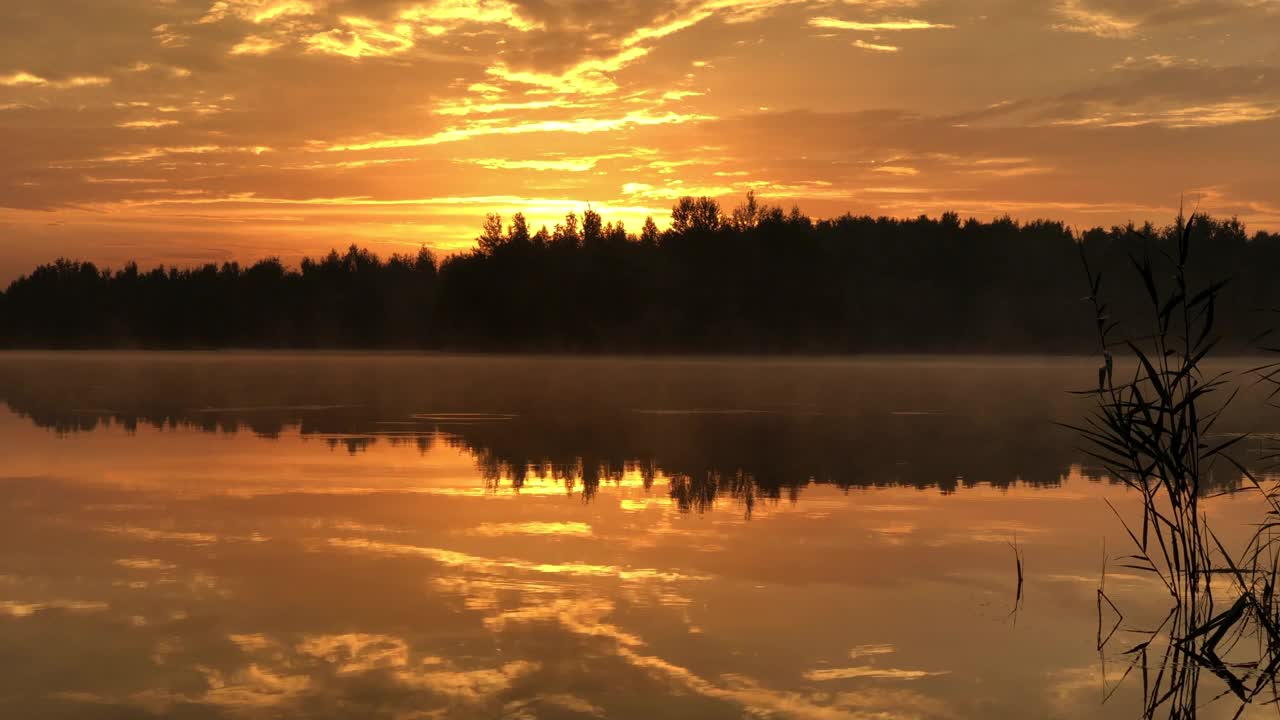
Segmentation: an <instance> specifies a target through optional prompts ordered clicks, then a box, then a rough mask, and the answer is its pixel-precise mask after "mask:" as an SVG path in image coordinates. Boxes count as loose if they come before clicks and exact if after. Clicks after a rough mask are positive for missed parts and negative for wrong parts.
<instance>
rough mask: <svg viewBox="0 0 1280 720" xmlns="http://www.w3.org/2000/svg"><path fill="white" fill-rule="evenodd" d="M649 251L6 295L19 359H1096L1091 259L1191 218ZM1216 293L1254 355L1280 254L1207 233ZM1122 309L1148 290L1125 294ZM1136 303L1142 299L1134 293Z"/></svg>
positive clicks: (315, 267)
mask: <svg viewBox="0 0 1280 720" xmlns="http://www.w3.org/2000/svg"><path fill="white" fill-rule="evenodd" d="M671 220H672V222H671V228H670V229H669V230H667V231H659V230H658V229H657V226H656V225H655V224H654V223H653V221H652V219H649V220H648V221H647V222H646V223H645V226H644V227H643V229H642V230H641V232H640V233H639V234H638V235H636V234H631V233H628V231H627V229H626V228H624V227H623V225H622V224H621V223H617V224H615V223H612V222H610V223H605V222H604V219H603V218H602V217H601V216H600V214H598V213H596V212H594V211H593V210H591V209H589V208H588V209H587V210H586V211H585V212H584V213H583V214H582V216H581V217H579V216H577V215H576V214H573V213H571V214H569V215H568V216H567V217H566V218H565V221H564V222H563V223H561V224H557V225H556V227H555V228H554V229H550V230H549V229H547V228H546V227H543V228H542V229H541V230H539V231H537V232H533V231H531V229H530V227H529V225H528V223H527V222H526V220H525V218H524V216H523V215H521V214H517V215H516V216H515V217H514V218H512V219H511V222H510V223H507V224H504V222H503V219H502V218H500V217H499V216H497V215H489V216H488V218H487V219H486V221H485V223H484V226H483V231H482V234H481V235H480V237H479V238H478V240H477V247H476V248H475V249H474V250H473V251H472V252H470V253H467V254H461V255H457V256H453V257H449V258H446V259H445V260H443V261H438V260H437V259H436V258H435V257H434V256H433V255H432V254H431V253H430V252H428V251H427V250H425V249H423V250H421V251H420V252H419V253H418V254H417V255H410V256H405V255H393V256H392V257H390V258H389V259H385V260H384V259H381V258H379V257H378V256H377V255H375V254H373V253H371V252H369V251H367V250H362V249H360V248H357V247H355V246H354V245H353V246H352V247H351V248H350V249H349V250H348V251H347V252H346V253H345V254H340V253H338V252H336V251H333V252H330V253H329V254H328V255H327V256H325V257H323V258H320V259H315V260H312V259H308V260H304V261H302V263H301V265H300V266H299V267H298V268H296V269H293V268H287V267H285V266H284V265H283V264H282V263H281V262H280V261H279V260H277V259H267V260H263V261H260V262H258V263H256V264H253V265H250V266H242V265H240V264H237V263H226V264H223V265H221V266H218V265H213V264H209V265H205V266H202V267H198V268H193V269H177V268H164V267H159V268H155V269H152V270H142V269H140V268H138V267H137V265H136V264H129V265H126V266H125V267H124V268H123V269H121V270H116V271H109V270H103V269H99V268H98V267H96V266H95V265H94V264H92V263H88V262H77V261H72V260H65V259H64V260H58V261H56V262H54V263H52V264H49V265H43V266H41V267H39V268H37V269H35V270H34V271H33V272H32V273H31V274H30V275H26V276H23V277H21V278H19V279H18V280H16V281H14V282H13V283H12V284H11V285H10V286H9V288H8V290H7V291H6V292H4V293H2V294H0V345H4V346H9V347H153V348H154V347H168V348H187V347H191V348H211V347H262V348H276V347H289V348H321V347H329V348H333V347H341V348H403V349H471V350H524V351H552V352H560V351H566V352H567V351H587V352H600V351H621V352H835V353H844V352H895V351H909V352H910V351H915V352H937V351H971V352H1018V351H1025V352H1086V351H1089V350H1091V349H1092V347H1093V327H1092V324H1091V323H1090V322H1089V320H1088V317H1087V314H1086V313H1084V312H1082V309H1081V305H1080V302H1079V301H1080V295H1081V292H1080V287H1081V281H1080V278H1081V276H1082V274H1081V273H1082V271H1081V270H1080V262H1079V252H1080V249H1081V246H1082V247H1083V250H1084V252H1085V254H1086V255H1087V256H1088V257H1089V258H1090V263H1091V265H1092V266H1093V267H1095V268H1098V269H1100V270H1101V271H1102V273H1103V274H1104V275H1109V274H1120V273H1121V272H1127V271H1128V269H1129V266H1130V262H1131V261H1130V257H1131V256H1133V255H1142V254H1144V253H1146V252H1147V251H1150V250H1153V249H1155V250H1158V249H1159V246H1162V245H1168V244H1169V243H1171V242H1172V238H1174V237H1176V234H1177V232H1178V231H1179V228H1180V227H1182V221H1181V220H1179V221H1178V222H1175V223H1174V224H1173V225H1170V226H1168V227H1155V226H1152V225H1150V224H1148V225H1146V226H1142V227H1135V226H1132V225H1130V226H1127V227H1113V228H1111V229H1103V228H1094V229H1091V230H1088V231H1086V232H1083V233H1079V234H1076V233H1073V232H1072V230H1071V229H1069V228H1068V227H1066V226H1065V225H1063V224H1062V223H1059V222H1049V221H1035V222H1030V223H1019V222H1016V221H1014V220H1012V219H1010V218H1008V217H1005V218H1000V219H996V220H994V221H991V222H981V221H978V220H974V219H969V220H965V221H962V220H961V219H960V217H959V216H958V215H956V214H954V213H948V214H945V215H943V216H942V217H941V218H938V219H931V218H928V217H925V216H921V217H919V218H917V219H914V220H901V219H894V218H886V217H881V218H872V217H866V216H861V217H858V216H852V215H845V216H842V217H838V218H835V219H829V220H817V221H815V220H813V219H811V218H809V217H807V216H805V215H803V214H801V213H800V211H799V210H798V209H795V208H793V209H792V210H791V211H790V212H784V211H783V210H782V209H781V208H778V207H771V206H767V205H763V204H759V203H757V201H756V199H755V197H754V195H749V196H748V198H747V201H746V203H744V204H743V205H741V206H739V207H737V208H735V209H733V210H732V211H729V212H725V211H723V210H722V209H721V208H720V206H719V205H718V204H717V203H716V202H715V201H714V200H712V199H709V198H682V199H681V200H680V201H679V202H677V203H676V205H675V207H674V208H673V210H672V217H671ZM1194 234H1196V235H1197V236H1198V237H1197V238H1196V239H1195V241H1196V244H1197V247H1198V248H1200V251H1199V255H1200V261H1199V262H1200V265H1199V266H1198V267H1197V268H1194V272H1195V273H1196V274H1197V275H1198V276H1203V277H1206V278H1208V277H1214V278H1217V277H1230V278H1232V282H1231V284H1230V286H1229V287H1228V288H1227V289H1226V290H1225V291H1224V293H1223V294H1222V296H1221V299H1220V303H1221V304H1220V307H1219V308H1218V314H1219V318H1220V321H1219V322H1220V325H1219V327H1220V328H1221V330H1222V333H1223V336H1224V338H1225V339H1226V343H1227V345H1228V346H1234V347H1236V348H1241V349H1243V348H1247V347H1249V344H1248V343H1249V338H1250V337H1251V335H1252V332H1251V331H1252V330H1253V328H1254V326H1255V325H1256V324H1258V321H1257V319H1255V318H1254V317H1253V313H1252V311H1254V310H1257V309H1260V308H1271V307H1280V285H1277V284H1276V283H1274V282H1272V279H1273V277H1274V275H1275V273H1276V270H1278V269H1280V235H1275V234H1268V233H1265V232H1259V233H1257V234H1255V235H1254V236H1253V237H1249V236H1248V235H1247V234H1246V231H1245V228H1244V226H1243V225H1242V224H1241V223H1240V222H1239V221H1238V220H1236V219H1231V220H1227V221H1221V220H1215V219H1213V218H1210V217H1207V216H1203V215H1200V216H1197V217H1196V222H1195V223H1194ZM1118 293H1119V295H1118V296H1117V297H1116V299H1115V303H1114V304H1115V305H1116V306H1117V307H1118V308H1121V309H1123V308H1125V307H1137V306H1138V303H1140V302H1141V300H1142V295H1141V293H1143V289H1142V288H1140V287H1131V288H1119V290H1118ZM1126 293H1127V294H1126Z"/></svg>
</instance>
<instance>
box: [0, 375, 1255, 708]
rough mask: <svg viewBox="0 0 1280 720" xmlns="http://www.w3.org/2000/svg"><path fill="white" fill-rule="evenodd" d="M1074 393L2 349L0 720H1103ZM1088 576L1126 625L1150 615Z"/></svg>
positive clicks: (1115, 493)
mask: <svg viewBox="0 0 1280 720" xmlns="http://www.w3.org/2000/svg"><path fill="white" fill-rule="evenodd" d="M1093 377H1095V374H1094V365H1093V363H1092V362H1091V361H1087V360H1064V359H1048V358H956V359H928V358H883V359H875V360H843V359H841V360H750V361H748V360H732V361H730V360H715V359H706V360H674V359H670V360H664V359H645V360H639V359H607V358H599V359H566V358H503V357H450V356H396V355H385V356H382V355H275V354H243V355H237V354H210V355H203V354H58V355H41V354H3V355H0V401H3V403H4V404H5V405H7V409H6V410H0V452H3V456H4V458H5V461H4V464H3V466H2V469H0V538H3V540H2V541H0V665H2V666H3V667H5V668H6V669H7V672H6V673H5V674H4V675H3V676H2V677H0V714H2V715H3V716H5V717H33V718H34V717H41V718H44V717H49V718H63V717H66V718H71V717H103V718H135V717H146V716H160V717H182V718H222V717H248V718H259V717H261V718H268V717H271V718H274V717H316V718H405V719H408V718H589V717H609V718H653V717H663V718H681V717H688V718H741V717H778V718H788V717H795V718H1027V717H1037V718H1040V717H1046V718H1093V717H1115V718H1128V717H1134V716H1135V714H1136V713H1137V708H1138V707H1139V696H1140V694H1141V683H1140V682H1139V681H1138V680H1137V678H1136V676H1134V675H1133V674H1131V675H1130V677H1128V678H1124V679H1123V680H1122V679H1121V678H1122V676H1123V675H1124V671H1125V668H1126V667H1127V663H1128V662H1129V659H1128V658H1127V656H1123V655H1121V654H1120V651H1121V650H1123V649H1126V648H1124V647H1120V646H1117V645H1112V646H1109V647H1107V648H1104V649H1103V650H1102V651H1101V652H1100V651H1099V649H1098V631H1099V624H1100V623H1099V612H1098V608H1097V598H1098V596H1097V590H1098V587H1099V585H1100V582H1102V577H1103V558H1104V553H1105V554H1106V555H1110V556H1115V555H1119V554H1122V552H1123V551H1125V550H1127V548H1125V545H1124V543H1125V542H1127V540H1126V539H1125V538H1124V535H1123V531H1122V530H1121V529H1120V527H1119V525H1118V523H1117V521H1116V518H1115V516H1114V515H1113V514H1112V513H1111V510H1110V509H1108V507H1107V505H1106V503H1105V502H1104V499H1109V500H1110V501H1111V502H1112V503H1114V504H1115V505H1116V506H1117V507H1118V508H1119V509H1120V510H1121V511H1122V512H1125V511H1127V510H1129V509H1132V508H1133V507H1134V498H1132V497H1130V496H1129V494H1128V493H1127V492H1126V491H1125V490H1123V488H1121V487H1120V486H1117V485H1115V484H1113V483H1110V482H1108V481H1107V480H1106V479H1105V478H1103V477H1101V472H1100V471H1099V470H1098V469H1096V468H1091V467H1090V466H1089V464H1088V463H1087V462H1085V461H1086V458H1085V457H1084V456H1083V454H1082V453H1080V452H1079V451H1077V450H1076V449H1075V447H1074V446H1075V445H1076V441H1075V439H1074V437H1073V436H1072V434H1071V433H1070V432H1069V431H1066V430H1063V429H1061V428H1059V427H1057V426H1055V425H1054V422H1055V421H1062V422H1070V421H1074V420H1076V419H1078V417H1079V416H1080V415H1081V414H1082V413H1083V412H1084V411H1085V409H1086V407H1087V406H1086V405H1085V404H1084V403H1083V402H1082V401H1081V400H1080V399H1078V398H1075V397H1073V396H1071V395H1069V394H1067V392H1066V391H1067V390H1069V389H1072V388H1077V387H1079V386H1081V385H1087V384H1088V382H1089V381H1090V379H1091V378H1093ZM1235 417H1236V420H1235V425H1234V426H1232V427H1228V428H1226V430H1228V431H1230V430H1233V429H1249V430H1255V431H1262V432H1267V431H1270V430H1273V429H1275V428H1274V426H1275V425H1277V424H1278V423H1277V422H1276V421H1277V420H1280V414H1277V415H1274V416H1273V415H1271V414H1269V413H1267V412H1265V410H1264V409H1263V408H1261V406H1260V405H1259V404H1258V403H1257V402H1255V401H1254V399H1251V398H1246V399H1245V401H1244V403H1243V404H1242V406H1241V408H1240V410H1239V412H1238V413H1237V415H1236V416H1235ZM1214 480H1215V482H1216V483H1219V484H1220V486H1221V487H1224V488H1229V487H1231V486H1232V485H1233V484H1234V483H1235V482H1236V480H1237V478H1235V477H1233V476H1232V475H1231V474H1230V473H1225V472H1221V473H1219V474H1217V475H1215V478H1214ZM1207 508H1208V512H1209V514H1210V517H1211V519H1212V520H1213V521H1214V522H1215V523H1218V525H1219V526H1220V527H1223V528H1227V530H1226V531H1225V534H1226V536H1227V537H1228V538H1230V537H1232V536H1233V534H1234V535H1238V532H1236V531H1234V530H1231V529H1230V528H1235V527H1236V526H1237V525H1240V524H1241V523H1242V522H1243V521H1244V520H1247V519H1251V518H1252V517H1254V513H1255V512H1257V509H1258V508H1257V505H1256V503H1255V502H1253V500H1252V497H1251V496H1249V495H1248V494H1238V495H1230V496H1226V497H1223V498H1220V499H1215V500H1213V501H1212V502H1210V503H1209V504H1208V506H1207ZM1010 543H1016V544H1017V545H1018V546H1019V547H1021V548H1022V550H1023V552H1024V554H1025V557H1026V579H1025V584H1024V586H1023V588H1022V596H1021V598H1020V599H1019V597H1018V587H1017V578H1016V571H1015V564H1014V554H1013V550H1012V549H1011V547H1010ZM1104 548H1105V549H1104ZM1105 583H1106V589H1107V592H1108V594H1110V595H1111V596H1112V597H1114V598H1116V599H1117V602H1118V604H1119V605H1120V606H1121V607H1122V608H1123V609H1124V612H1125V616H1126V624H1127V625H1128V626H1134V627H1139V626H1142V625H1143V623H1147V622H1152V621H1154V622H1158V619H1159V618H1160V617H1161V616H1162V613H1163V612H1164V611H1165V610H1166V609H1167V608H1166V606H1167V603H1166V602H1165V601H1164V598H1162V597H1161V595H1160V592H1159V591H1158V590H1156V589H1154V588H1153V587H1152V585H1151V583H1150V582H1149V581H1148V580H1146V579H1145V578H1143V577H1141V576H1139V575H1136V574H1134V573H1132V572H1130V571H1126V570H1123V569H1121V568H1118V567H1116V564H1115V563H1114V561H1113V562H1112V563H1111V564H1110V565H1109V567H1108V569H1107V572H1106V579H1105ZM1113 621H1114V618H1113V617H1112V616H1111V615H1108V616H1107V617H1105V618H1104V619H1103V624H1105V625H1108V626H1110V625H1111V624H1112V622H1113ZM1202 682H1203V683H1204V688H1203V690H1202V696H1203V698H1204V699H1205V700H1206V706H1205V707H1204V708H1202V710H1201V712H1202V716H1205V717H1215V716H1217V715H1218V714H1225V715H1228V716H1229V714H1230V712H1233V711H1234V706H1230V705H1229V704H1228V705H1222V706H1220V705H1217V704H1208V703H1207V701H1208V699H1209V698H1210V697H1212V696H1213V695H1215V694H1217V693H1218V692H1219V691H1220V690H1221V688H1220V687H1217V686H1214V684H1213V683H1214V680H1213V679H1212V678H1209V679H1205V680H1203V681H1202ZM1104 700H1105V702H1104ZM1246 716H1248V713H1246Z"/></svg>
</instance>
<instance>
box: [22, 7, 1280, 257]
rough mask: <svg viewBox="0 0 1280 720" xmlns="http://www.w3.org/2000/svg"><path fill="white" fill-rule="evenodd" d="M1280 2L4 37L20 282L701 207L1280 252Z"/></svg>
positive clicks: (163, 23) (111, 30) (446, 20)
mask: <svg viewBox="0 0 1280 720" xmlns="http://www.w3.org/2000/svg"><path fill="white" fill-rule="evenodd" d="M1278 181H1280V0H1036V1H1026V0H968V1H965V2H955V1H948V0H617V1H605V0H476V1H474V2H463V1H462V0H41V1H40V2H25V3H20V2H16V1H12V0H10V1H7V2H4V3H2V6H0V282H7V281H8V280H11V279H12V278H14V277H16V276H17V275H18V274H20V273H22V272H25V271H28V270H29V269H30V268H32V267H34V266H35V265H36V264H38V263H41V262H47V261H49V260H52V259H54V258H56V257H59V256H68V257H76V258H82V259H87V260H93V261H95V262H98V263H101V264H105V265H115V266H118V265H119V264H121V263H123V262H124V261H126V260H128V259H135V260H137V261H139V262H140V263H142V264H144V265H150V264H156V263H165V264H178V265H190V264H194V263H203V262H210V261H215V262H222V261H227V260H240V261H249V260H254V259H257V258H260V257H264V256H277V257H280V258H281V259H283V260H285V261H287V262H293V261H296V260H297V259H298V258H299V257H301V256H302V255H316V254H320V253H322V252H325V251H327V250H328V249H329V248H330V247H334V246H337V247H345V246H346V245H349V244H351V243H357V244H360V245H364V246H367V247H370V248H371V249H374V250H375V251H377V252H380V253H384V254H386V253H391V252H415V251H416V250H417V249H418V248H419V247H421V246H423V245H426V246H427V247H429V248H431V249H433V250H436V251H438V252H441V253H450V252H458V251H464V250H467V249H468V248H470V247H471V246H472V245H473V243H474V239H475V236H476V235H477V234H478V232H479V228H480V224H481V222H482V221H483V219H484V216H485V214H486V213H488V212H498V213H501V214H503V215H504V217H509V216H510V215H511V214H512V213H513V212H515V211H517V210H523V211H524V212H525V213H526V215H527V216H529V218H530V220H531V221H532V222H533V223H534V225H535V227H537V226H538V225H540V224H543V223H547V224H554V223H555V221H556V220H557V219H558V218H560V217H562V216H563V215H564V214H565V213H567V212H569V211H577V212H579V213H581V211H582V209H583V208H584V207H586V206H587V205H588V204H590V206H591V207H593V208H594V209H595V210H597V211H600V212H601V213H602V214H604V216H605V218H606V219H614V220H622V221H624V222H625V223H626V224H627V227H628V228H629V229H631V230H632V231H638V230H639V228H640V226H641V224H642V222H643V219H644V217H645V216H646V215H649V214H651V215H653V216H654V218H655V219H656V220H657V221H658V222H659V224H660V225H664V224H665V221H666V220H667V218H668V217H669V213H670V207H671V205H672V202H673V200H674V199H675V198H677V197H679V196H681V195H709V196H714V197H717V198H720V199H721V200H722V202H723V203H724V204H725V205H727V206H732V205H733V204H735V203H737V202H739V201H740V199H741V198H742V197H743V196H744V195H745V193H746V192H747V191H748V190H754V191H755V192H756V193H757V195H758V196H759V197H761V198H762V199H763V200H765V201H767V202H769V203H772V204H780V205H784V206H787V207H789V206H791V205H792V204H797V205H799V206H800V207H801V209H802V210H804V211H806V212H807V213H808V214H810V215H813V216H817V217H829V216H836V215H841V214H843V213H845V212H852V213H854V214H872V215H882V214H883V215H895V216H908V217H914V216H917V215H920V214H922V213H924V214H930V215H938V214H940V213H942V212H944V211H948V210H954V211H957V212H959V213H960V214H961V215H962V216H966V217H968V216H975V217H979V218H983V219H989V218H991V217H995V216H998V215H1003V214H1009V215H1012V216H1014V217H1016V218H1020V219H1023V220H1031V219H1036V218H1052V219H1058V220H1063V221H1065V222H1067V223H1069V224H1071V225H1073V226H1076V227H1078V228H1085V227H1092V226H1095V225H1104V226H1109V225H1112V224H1119V223H1125V222H1128V221H1130V220H1134V221H1138V222H1141V221H1143V220H1147V219H1150V220H1153V221H1155V222H1157V223H1164V222H1168V221H1170V220H1172V219H1173V217H1174V216H1175V214H1176V213H1177V210H1178V207H1179V204H1180V202H1185V203H1186V205H1187V206H1188V207H1189V208H1191V207H1196V208H1199V209H1201V210H1205V211H1208V212H1211V213H1214V214H1220V215H1233V214H1234V215H1238V216H1239V217H1240V218H1241V219H1242V220H1244V221H1245V222H1246V223H1247V224H1248V226H1249V227H1250V228H1251V229H1272V230H1277V229H1280V182H1278Z"/></svg>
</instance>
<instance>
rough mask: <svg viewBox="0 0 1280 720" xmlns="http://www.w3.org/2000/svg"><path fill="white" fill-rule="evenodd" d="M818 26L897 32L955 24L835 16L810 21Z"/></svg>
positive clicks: (861, 30)
mask: <svg viewBox="0 0 1280 720" xmlns="http://www.w3.org/2000/svg"><path fill="white" fill-rule="evenodd" d="M809 24H810V25H812V26H813V27H816V28H822V29H825V30H853V31H856V32H897V31H902V30H952V29H954V28H955V25H949V24H947V23H936V22H931V21H929V20H914V19H894V20H877V21H873V22H864V21H861V20H841V19H840V18H834V17H825V16H824V17H816V18H813V19H812V20H810V21H809Z"/></svg>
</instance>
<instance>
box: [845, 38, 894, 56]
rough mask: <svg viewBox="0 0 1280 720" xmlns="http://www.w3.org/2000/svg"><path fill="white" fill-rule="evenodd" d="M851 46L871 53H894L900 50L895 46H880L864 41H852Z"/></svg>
mask: <svg viewBox="0 0 1280 720" xmlns="http://www.w3.org/2000/svg"><path fill="white" fill-rule="evenodd" d="M853 46H854V47H858V48H862V49H863V50H871V51H873V52H882V53H896V52H898V51H899V50H901V48H899V47H898V46H896V45H882V44H879V43H872V42H867V41H866V40H854V41H853Z"/></svg>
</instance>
